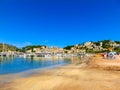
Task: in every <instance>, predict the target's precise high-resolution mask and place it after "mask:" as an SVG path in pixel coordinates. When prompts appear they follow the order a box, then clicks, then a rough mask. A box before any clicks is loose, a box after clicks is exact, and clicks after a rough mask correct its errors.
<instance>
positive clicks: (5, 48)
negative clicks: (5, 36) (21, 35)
mask: <svg viewBox="0 0 120 90" xmlns="http://www.w3.org/2000/svg"><path fill="white" fill-rule="evenodd" d="M16 50H18V48H17V47H16V46H13V45H9V44H4V46H3V44H2V43H0V52H2V51H5V52H6V51H16Z"/></svg>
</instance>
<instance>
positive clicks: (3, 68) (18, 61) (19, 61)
mask: <svg viewBox="0 0 120 90" xmlns="http://www.w3.org/2000/svg"><path fill="white" fill-rule="evenodd" d="M70 62H71V60H70V59H66V58H49V59H46V58H29V59H26V58H19V57H11V58H7V57H4V58H0V74H10V73H18V72H22V71H26V70H31V69H36V68H46V67H51V66H55V65H60V64H68V63H70Z"/></svg>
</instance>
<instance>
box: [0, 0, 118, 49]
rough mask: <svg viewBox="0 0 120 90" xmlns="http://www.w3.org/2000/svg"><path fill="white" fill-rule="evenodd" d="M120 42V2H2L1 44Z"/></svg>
mask: <svg viewBox="0 0 120 90" xmlns="http://www.w3.org/2000/svg"><path fill="white" fill-rule="evenodd" d="M103 39H111V40H120V0H0V42H5V43H9V44H14V45H17V46H19V47H22V46H25V45H30V44H44V45H48V46H53V45H55V46H59V47H63V46H66V45H72V44H76V43H82V42H85V41H97V40H103Z"/></svg>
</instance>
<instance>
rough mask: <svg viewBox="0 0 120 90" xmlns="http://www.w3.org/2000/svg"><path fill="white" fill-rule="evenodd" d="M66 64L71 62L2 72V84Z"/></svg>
mask: <svg viewBox="0 0 120 90" xmlns="http://www.w3.org/2000/svg"><path fill="white" fill-rule="evenodd" d="M65 65H69V64H66V63H63V64H59V65H54V66H49V67H44V68H35V69H30V70H25V71H22V72H18V73H9V74H1V75H0V84H1V83H8V82H12V81H13V80H15V79H18V78H24V77H29V76H32V75H34V74H38V73H41V72H43V71H45V70H51V69H54V68H59V67H62V66H65Z"/></svg>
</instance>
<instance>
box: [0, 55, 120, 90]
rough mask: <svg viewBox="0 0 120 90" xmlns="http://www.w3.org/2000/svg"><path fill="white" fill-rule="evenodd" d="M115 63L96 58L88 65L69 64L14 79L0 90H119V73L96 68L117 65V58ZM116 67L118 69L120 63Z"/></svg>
mask: <svg viewBox="0 0 120 90" xmlns="http://www.w3.org/2000/svg"><path fill="white" fill-rule="evenodd" d="M116 61H117V63H116ZM116 61H107V60H105V59H102V58H98V57H97V58H93V60H92V61H91V62H90V64H89V65H87V64H85V63H83V64H71V65H67V66H62V67H58V68H55V69H51V70H45V71H43V72H41V73H39V74H35V75H32V76H29V77H26V78H18V79H15V80H14V81H13V82H11V83H6V84H3V85H1V86H0V90H120V71H118V70H117V71H115V70H114V71H112V70H109V71H108V70H101V69H97V67H96V66H98V65H99V68H100V67H102V66H103V65H104V66H106V65H108V63H110V65H111V64H112V63H113V64H114V63H116V64H118V63H119V62H120V60H119V58H117V60H116ZM105 64H106V65H105ZM92 66H93V67H92ZM108 66H109V65H108ZM118 66H119V67H120V63H119V65H118ZM118 66H117V67H118ZM102 68H103V67H102Z"/></svg>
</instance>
